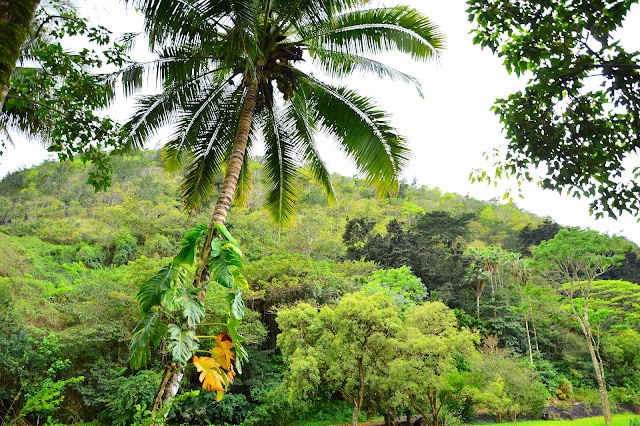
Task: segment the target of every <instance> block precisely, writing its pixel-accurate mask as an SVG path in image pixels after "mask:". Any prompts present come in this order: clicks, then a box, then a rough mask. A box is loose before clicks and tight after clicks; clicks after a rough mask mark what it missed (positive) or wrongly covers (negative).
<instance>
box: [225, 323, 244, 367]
mask: <svg viewBox="0 0 640 426" xmlns="http://www.w3.org/2000/svg"><path fill="white" fill-rule="evenodd" d="M239 326H240V320H237V319H235V318H229V321H227V331H228V332H229V337H231V340H232V341H233V344H234V346H235V349H236V362H235V367H236V370H237V371H238V373H240V374H242V363H243V362H244V361H246V360H247V359H248V357H249V355H248V353H247V350H246V349H245V348H244V346H243V345H242V343H243V342H244V341H245V338H244V337H242V335H240V333H239V332H238V327H239Z"/></svg>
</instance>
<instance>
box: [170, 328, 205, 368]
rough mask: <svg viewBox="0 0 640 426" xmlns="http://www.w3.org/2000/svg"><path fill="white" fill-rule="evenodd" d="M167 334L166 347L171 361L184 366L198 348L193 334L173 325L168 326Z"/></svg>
mask: <svg viewBox="0 0 640 426" xmlns="http://www.w3.org/2000/svg"><path fill="white" fill-rule="evenodd" d="M168 332H169V344H168V345H167V347H168V348H169V350H170V351H171V354H172V356H173V361H174V362H179V363H180V364H182V365H186V364H187V363H188V362H189V360H190V359H191V357H192V356H193V354H194V352H195V351H196V350H197V349H198V347H199V346H198V343H197V341H196V335H195V332H193V331H192V330H189V329H186V328H181V327H179V326H177V325H175V324H170V325H169V327H168Z"/></svg>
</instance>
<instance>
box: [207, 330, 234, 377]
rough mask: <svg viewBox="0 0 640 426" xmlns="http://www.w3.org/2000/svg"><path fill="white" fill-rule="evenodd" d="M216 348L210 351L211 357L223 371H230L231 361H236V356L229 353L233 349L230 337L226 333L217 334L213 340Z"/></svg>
mask: <svg viewBox="0 0 640 426" xmlns="http://www.w3.org/2000/svg"><path fill="white" fill-rule="evenodd" d="M213 340H214V341H215V342H216V346H214V347H213V348H212V349H211V356H212V357H213V359H215V360H216V362H217V363H218V364H219V365H220V366H221V367H222V368H224V369H225V370H232V369H233V367H232V366H231V361H233V360H234V359H236V354H234V353H233V352H232V351H231V348H233V347H234V344H233V342H232V341H231V337H229V335H228V334H227V333H219V334H218V335H217V336H216V337H215V338H214V339H213Z"/></svg>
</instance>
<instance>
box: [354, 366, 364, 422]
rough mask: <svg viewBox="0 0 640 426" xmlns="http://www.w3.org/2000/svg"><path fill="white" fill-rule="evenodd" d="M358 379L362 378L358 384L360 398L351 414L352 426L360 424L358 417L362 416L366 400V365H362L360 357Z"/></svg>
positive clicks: (355, 402)
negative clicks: (361, 411)
mask: <svg viewBox="0 0 640 426" xmlns="http://www.w3.org/2000/svg"><path fill="white" fill-rule="evenodd" d="M358 379H359V380H360V383H359V386H358V399H357V400H356V401H354V404H353V415H352V416H351V426H358V417H360V408H361V407H362V402H363V401H364V367H363V365H362V358H359V359H358Z"/></svg>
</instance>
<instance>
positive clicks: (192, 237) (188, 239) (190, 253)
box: [173, 223, 207, 265]
mask: <svg viewBox="0 0 640 426" xmlns="http://www.w3.org/2000/svg"><path fill="white" fill-rule="evenodd" d="M206 233H207V224H206V223H202V224H200V225H197V226H196V227H194V228H193V229H191V230H190V231H189V232H187V233H186V234H185V235H184V239H183V240H182V248H181V249H180V252H179V253H178V254H177V255H176V257H174V258H173V262H174V263H175V264H177V265H180V264H188V265H193V263H194V262H195V259H196V250H197V248H198V245H199V244H200V243H201V241H202V238H203V237H204V235H205V234H206Z"/></svg>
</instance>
